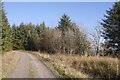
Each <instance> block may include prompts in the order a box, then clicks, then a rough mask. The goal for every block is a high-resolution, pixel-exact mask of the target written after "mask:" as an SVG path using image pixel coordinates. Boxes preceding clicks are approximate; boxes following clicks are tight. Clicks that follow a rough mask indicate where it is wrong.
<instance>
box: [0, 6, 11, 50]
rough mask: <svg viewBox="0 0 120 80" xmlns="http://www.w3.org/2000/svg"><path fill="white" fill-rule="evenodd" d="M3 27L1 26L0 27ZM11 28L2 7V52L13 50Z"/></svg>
mask: <svg viewBox="0 0 120 80" xmlns="http://www.w3.org/2000/svg"><path fill="white" fill-rule="evenodd" d="M0 27H1V26H0ZM11 33H12V32H11V28H10V25H9V23H8V19H7V17H6V13H5V10H4V9H3V7H2V50H3V52H6V51H9V50H11V47H12V44H11V42H12V39H11V38H12V36H11Z"/></svg>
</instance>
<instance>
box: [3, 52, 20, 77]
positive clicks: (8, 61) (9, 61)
mask: <svg viewBox="0 0 120 80" xmlns="http://www.w3.org/2000/svg"><path fill="white" fill-rule="evenodd" d="M19 56H20V54H18V53H17V52H16V51H10V52H7V53H4V54H3V55H2V77H3V78H4V77H6V76H8V74H9V73H10V72H11V70H12V69H13V68H14V66H15V65H16V63H17V61H18V60H19Z"/></svg>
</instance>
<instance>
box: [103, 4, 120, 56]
mask: <svg viewBox="0 0 120 80" xmlns="http://www.w3.org/2000/svg"><path fill="white" fill-rule="evenodd" d="M101 24H102V26H103V37H104V39H105V40H106V41H105V43H106V44H105V45H106V50H105V51H106V53H109V54H112V55H117V54H118V53H120V2H116V3H114V5H113V7H112V8H111V9H109V10H107V15H105V19H103V22H102V23H101Z"/></svg>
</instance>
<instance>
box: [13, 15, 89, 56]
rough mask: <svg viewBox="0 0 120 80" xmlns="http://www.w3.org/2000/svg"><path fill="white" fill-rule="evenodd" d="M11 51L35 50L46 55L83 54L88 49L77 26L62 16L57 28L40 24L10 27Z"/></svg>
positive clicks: (65, 16)
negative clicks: (46, 53)
mask: <svg viewBox="0 0 120 80" xmlns="http://www.w3.org/2000/svg"><path fill="white" fill-rule="evenodd" d="M12 43H13V49H15V50H16V49H23V50H32V51H34V50H36V51H43V52H48V53H70V54H72V53H75V54H77V53H78V54H79V53H82V54H84V53H85V52H87V50H88V49H89V42H88V41H87V38H86V36H85V34H84V33H83V32H81V31H80V29H79V26H77V25H76V24H75V23H73V22H72V21H71V19H70V17H69V16H68V15H66V14H64V15H63V16H62V17H61V19H60V21H59V24H58V26H56V27H55V28H50V27H47V26H46V25H45V23H44V22H43V23H41V24H39V25H34V24H32V23H29V24H24V23H21V24H20V25H18V26H16V25H15V24H14V25H13V26H12Z"/></svg>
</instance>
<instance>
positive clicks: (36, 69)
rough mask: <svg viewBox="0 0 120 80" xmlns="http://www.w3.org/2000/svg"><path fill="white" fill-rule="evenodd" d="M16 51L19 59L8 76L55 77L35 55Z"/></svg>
mask: <svg viewBox="0 0 120 80" xmlns="http://www.w3.org/2000/svg"><path fill="white" fill-rule="evenodd" d="M18 53H19V54H20V60H19V61H18V63H17V65H16V67H15V69H14V70H13V71H12V72H11V74H10V75H9V76H8V78H56V77H55V75H53V73H52V72H51V71H50V70H49V69H48V68H47V67H46V66H45V65H44V64H43V63H42V62H41V61H40V60H39V59H37V58H36V57H35V56H33V55H31V54H29V53H26V52H18Z"/></svg>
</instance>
